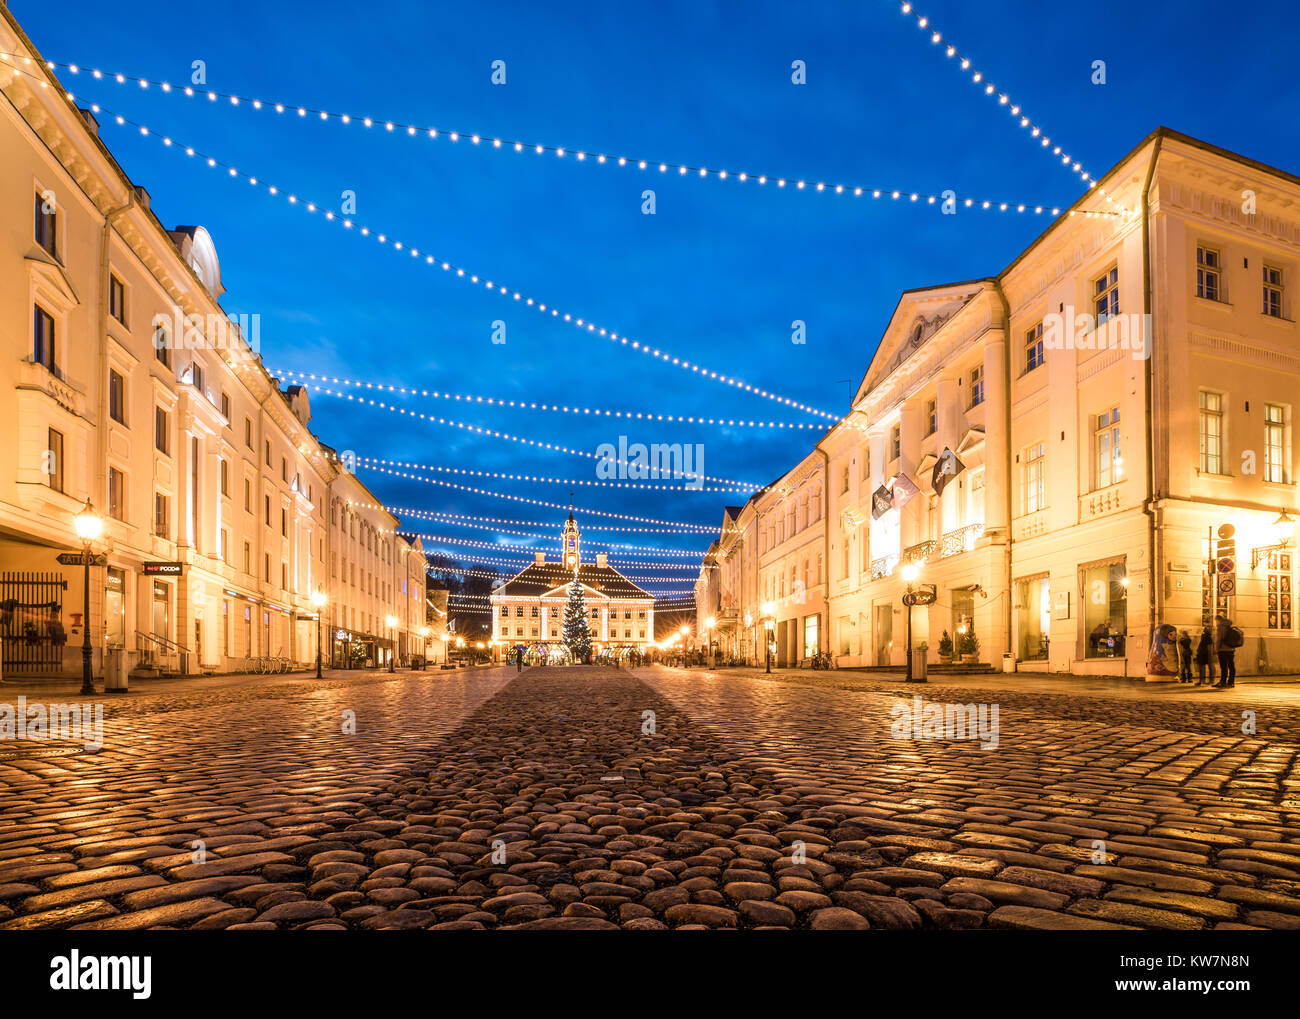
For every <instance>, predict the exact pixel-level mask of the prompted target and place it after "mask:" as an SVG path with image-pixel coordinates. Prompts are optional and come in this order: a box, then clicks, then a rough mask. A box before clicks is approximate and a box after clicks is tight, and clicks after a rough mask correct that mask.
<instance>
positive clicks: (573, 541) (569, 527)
mask: <svg viewBox="0 0 1300 1019" xmlns="http://www.w3.org/2000/svg"><path fill="white" fill-rule="evenodd" d="M580 544H581V542H580V536H579V534H578V522H577V521H576V520H574V519H573V511H572V510H570V511H569V519H568V520H566V521H565V522H564V531H563V532H562V534H561V540H560V545H561V553H560V554H561V556H562V557H563V559H564V566H565V569H569V570H575V571H576V570H577V569H578V564H579V563H580V562H581V559H580V558H579V556H578V547H579V545H580Z"/></svg>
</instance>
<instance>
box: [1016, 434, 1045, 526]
mask: <svg viewBox="0 0 1300 1019" xmlns="http://www.w3.org/2000/svg"><path fill="white" fill-rule="evenodd" d="M1046 462H1047V451H1046V448H1045V446H1044V444H1043V443H1041V442H1039V443H1035V444H1034V445H1032V446H1030V447H1029V448H1028V449H1026V450H1025V452H1024V463H1023V466H1022V467H1021V473H1022V476H1023V478H1024V484H1023V486H1022V487H1023V489H1024V497H1023V502H1024V507H1025V512H1026V513H1037V512H1038V511H1039V510H1040V509H1042V508H1043V507H1044V506H1046V505H1047V502H1046V489H1045V487H1044V484H1045V478H1046V472H1045V470H1044V468H1045V467H1046Z"/></svg>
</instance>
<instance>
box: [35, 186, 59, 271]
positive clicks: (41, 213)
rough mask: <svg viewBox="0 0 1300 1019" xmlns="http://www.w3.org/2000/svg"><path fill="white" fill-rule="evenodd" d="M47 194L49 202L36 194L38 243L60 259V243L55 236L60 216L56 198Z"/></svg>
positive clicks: (38, 193) (39, 194)
mask: <svg viewBox="0 0 1300 1019" xmlns="http://www.w3.org/2000/svg"><path fill="white" fill-rule="evenodd" d="M46 194H47V195H49V200H48V201H46V198H45V196H43V195H42V194H41V193H40V192H39V191H37V192H36V243H37V244H39V245H40V246H41V247H42V248H44V249H45V250H46V251H47V252H49V254H51V255H53V256H54V257H55V258H58V257H59V256H58V250H57V246H58V242H57V240H56V239H55V235H56V233H57V230H58V225H59V214H58V211H57V208H56V206H55V203H54V196H53V195H52V194H50V193H49V192H46Z"/></svg>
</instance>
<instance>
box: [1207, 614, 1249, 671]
mask: <svg viewBox="0 0 1300 1019" xmlns="http://www.w3.org/2000/svg"><path fill="white" fill-rule="evenodd" d="M1245 642H1246V640H1245V635H1244V634H1243V633H1242V632H1241V628H1240V627H1237V626H1233V625H1232V620H1231V619H1229V618H1228V617H1227V616H1225V615H1224V614H1223V613H1219V616H1218V618H1217V619H1216V621H1215V627H1214V643H1215V646H1216V647H1217V648H1218V650H1219V682H1218V683H1216V684H1215V686H1216V687H1217V688H1218V689H1220V690H1228V689H1231V688H1232V687H1234V686H1236V685H1237V648H1239V647H1241V645H1242V644H1244V643H1245Z"/></svg>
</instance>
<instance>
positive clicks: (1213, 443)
mask: <svg viewBox="0 0 1300 1019" xmlns="http://www.w3.org/2000/svg"><path fill="white" fill-rule="evenodd" d="M1198 467H1199V469H1200V471H1201V473H1202V474H1222V473H1223V395H1222V394H1221V393H1211V392H1207V391H1206V390H1204V389H1203V390H1201V394H1200V463H1199V465H1198Z"/></svg>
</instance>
